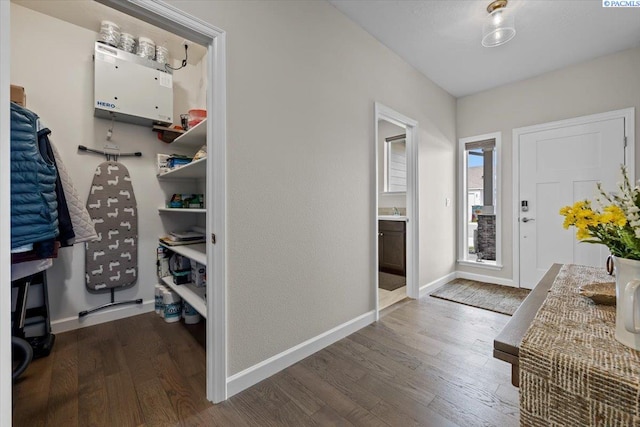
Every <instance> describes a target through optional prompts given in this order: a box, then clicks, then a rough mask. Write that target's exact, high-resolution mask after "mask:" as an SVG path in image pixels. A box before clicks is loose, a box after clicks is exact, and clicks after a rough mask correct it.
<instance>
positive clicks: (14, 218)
mask: <svg viewBox="0 0 640 427" xmlns="http://www.w3.org/2000/svg"><path fill="white" fill-rule="evenodd" d="M37 122H38V116H37V115H36V114H35V113H33V112H31V111H29V110H27V109H26V108H23V107H21V106H19V105H18V104H14V103H13V102H12V103H11V248H12V249H13V248H17V247H20V246H24V245H27V244H30V243H36V242H42V241H44V240H50V239H53V238H55V237H56V236H57V234H58V212H57V207H58V203H57V201H56V192H55V184H56V176H57V171H56V167H55V164H54V163H53V161H52V160H51V159H49V158H48V156H47V157H44V156H46V153H45V154H44V156H43V155H42V154H41V152H40V149H39V147H38V129H37V126H38V124H37Z"/></svg>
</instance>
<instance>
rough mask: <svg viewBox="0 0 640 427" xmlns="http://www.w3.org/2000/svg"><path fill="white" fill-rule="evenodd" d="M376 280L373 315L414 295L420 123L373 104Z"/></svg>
mask: <svg viewBox="0 0 640 427" xmlns="http://www.w3.org/2000/svg"><path fill="white" fill-rule="evenodd" d="M374 123H375V141H374V142H375V170H376V175H375V186H374V187H375V198H374V199H375V206H374V220H373V223H374V224H375V236H376V239H375V240H374V241H375V243H374V248H375V249H374V252H375V253H374V260H375V262H374V264H375V271H374V274H373V276H374V278H375V279H374V283H375V295H376V317H378V316H379V312H380V310H382V309H384V308H386V307H389V306H391V305H393V304H395V303H396V302H399V301H401V300H403V299H405V298H407V297H410V298H417V297H418V262H417V260H418V257H417V256H418V238H417V237H418V221H417V218H418V216H417V210H418V203H417V186H418V179H417V175H418V168H417V164H418V162H417V157H418V156H417V154H418V150H417V127H418V123H417V122H416V121H415V120H413V119H410V118H408V117H406V116H404V115H402V114H400V113H398V112H397V111H394V110H392V109H391V108H388V107H385V106H384V105H382V104H379V103H376V104H375V122H374Z"/></svg>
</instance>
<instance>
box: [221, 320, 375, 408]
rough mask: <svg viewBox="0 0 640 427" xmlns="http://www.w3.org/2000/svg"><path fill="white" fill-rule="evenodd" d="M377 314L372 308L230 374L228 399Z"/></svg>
mask: <svg viewBox="0 0 640 427" xmlns="http://www.w3.org/2000/svg"><path fill="white" fill-rule="evenodd" d="M375 315H376V313H375V310H372V311H370V312H368V313H365V314H363V315H361V316H358V317H356V318H355V319H351V320H349V321H348V322H345V323H343V324H342V325H338V326H336V327H335V328H333V329H330V330H328V331H326V332H324V333H322V334H320V335H318V336H315V337H313V338H310V339H308V340H307V341H305V342H303V343H300V344H298V345H296V346H295V347H291V348H290V349H288V350H285V351H283V352H282V353H279V354H276V355H275V356H273V357H270V358H268V359H266V360H264V361H262V362H260V363H258V364H256V365H254V366H251V367H250V368H247V369H245V370H244V371H241V372H238V373H237V374H234V375H232V376H230V377H229V378H227V399H228V398H230V397H231V396H233V395H234V394H236V393H239V392H241V391H242V390H245V389H247V388H249V387H251V386H252V385H254V384H257V383H259V382H260V381H262V380H264V379H265V378H269V377H270V376H272V375H274V374H276V373H278V372H280V371H282V370H283V369H285V368H287V367H289V366H291V365H293V364H294V363H297V362H299V361H300V360H302V359H304V358H305V357H308V356H310V355H312V354H313V353H315V352H317V351H320V350H322V349H323V348H325V347H327V346H329V345H331V344H333V343H334V342H336V341H338V340H341V339H342V338H344V337H346V336H348V335H351V334H352V333H354V332H356V331H358V330H360V329H362V328H364V327H365V326H367V325H369V324H371V323H373V322H374V321H375V317H376V316H375Z"/></svg>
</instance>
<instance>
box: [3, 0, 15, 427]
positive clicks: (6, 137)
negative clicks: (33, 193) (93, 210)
mask: <svg viewBox="0 0 640 427" xmlns="http://www.w3.org/2000/svg"><path fill="white" fill-rule="evenodd" d="M10 6H11V3H10V2H8V1H0V99H1V100H2V102H0V159H9V158H10V155H11V148H10V123H11V116H10V112H9V103H8V102H6V101H8V100H9V96H10V95H9V85H10V81H11V64H10V63H9V60H10V59H11V43H10V40H9V39H10V37H11V27H10V23H11V19H10V18H11V9H10ZM4 164H5V165H6V163H4ZM10 215H11V173H10V171H9V168H7V167H0V425H3V426H10V425H11V413H12V396H11V394H12V392H11V389H12V384H13V382H12V379H11V370H12V362H11V286H9V283H10V282H11V219H10V218H11V217H10Z"/></svg>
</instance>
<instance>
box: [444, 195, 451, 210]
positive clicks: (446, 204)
mask: <svg viewBox="0 0 640 427" xmlns="http://www.w3.org/2000/svg"><path fill="white" fill-rule="evenodd" d="M444 206H445V207H447V208H448V207H449V206H451V199H450V198H448V197H447V198H446V199H444Z"/></svg>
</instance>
